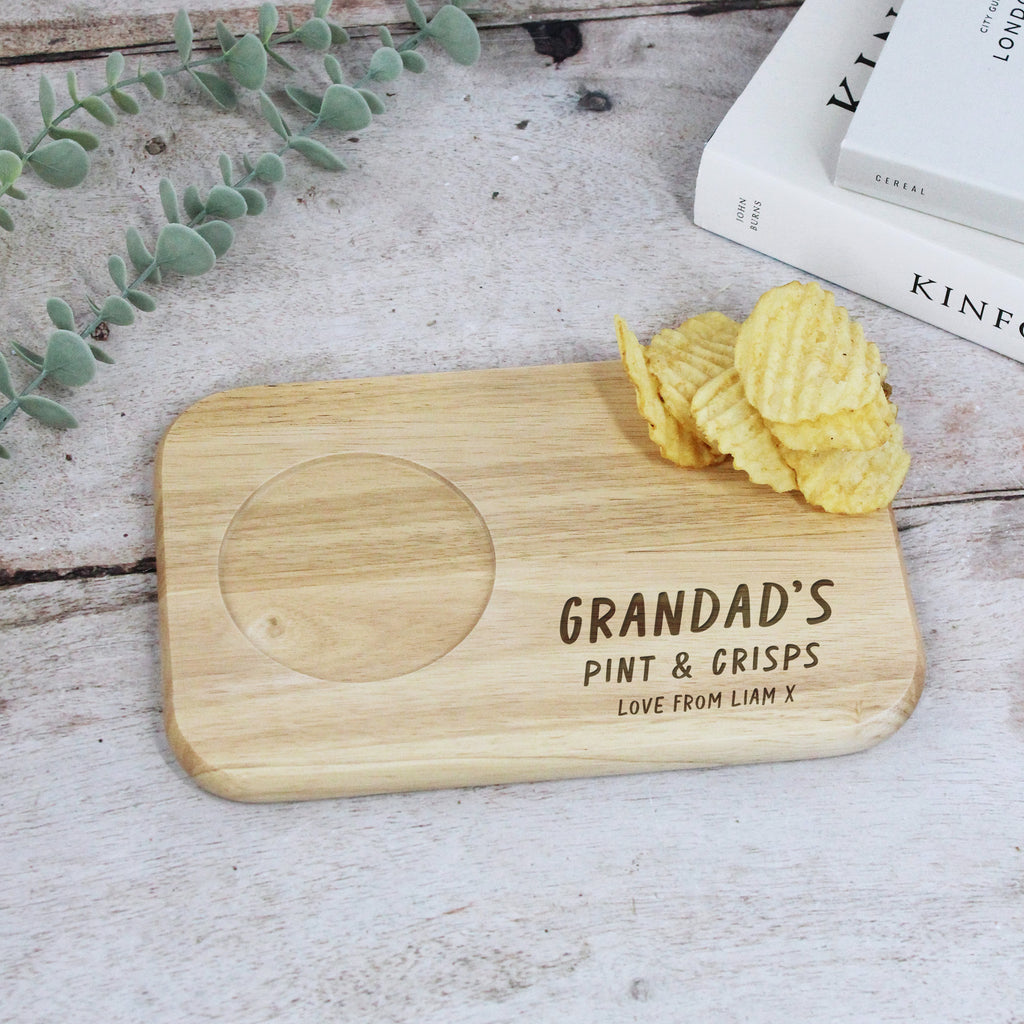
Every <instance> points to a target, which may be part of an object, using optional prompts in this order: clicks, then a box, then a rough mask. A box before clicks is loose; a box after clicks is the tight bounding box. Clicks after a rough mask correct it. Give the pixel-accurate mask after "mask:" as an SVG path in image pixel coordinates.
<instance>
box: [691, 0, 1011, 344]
mask: <svg viewBox="0 0 1024 1024" xmlns="http://www.w3.org/2000/svg"><path fill="white" fill-rule="evenodd" d="M964 2H967V0H964ZM990 2H992V0H990ZM896 7H898V4H897V3H894V2H891V0H804V3H803V5H802V6H801V7H800V8H799V10H798V11H797V12H796V14H795V15H794V16H793V20H792V21H791V23H790V24H789V26H788V27H787V28H786V30H785V31H784V32H783V34H782V36H781V37H780V39H779V41H778V42H777V43H776V45H775V47H774V48H773V50H772V52H771V53H770V54H769V55H768V57H767V58H766V59H765V61H764V63H763V64H762V65H761V67H760V68H759V69H758V70H757V72H756V73H755V74H754V76H753V78H752V79H751V81H750V83H749V85H748V86H747V88H746V89H745V90H744V91H743V93H742V94H741V95H740V97H739V98H738V99H737V101H736V102H735V103H734V104H733V106H732V108H731V109H730V110H729V112H728V113H727V114H726V116H725V118H724V119H723V120H722V123H721V124H720V125H719V127H718V129H717V130H716V131H715V133H714V135H713V136H712V138H711V139H710V140H709V142H708V143H707V145H706V146H705V148H704V153H703V155H702V158H701V164H700V170H699V172H698V175H697V184H696V195H695V203H694V221H695V222H696V223H697V224H698V225H700V226H702V227H704V228H707V229H708V230H710V231H714V232H716V233H717V234H720V235H723V236H725V237H726V238H730V239H732V240H733V241H736V242H741V243H742V244H744V245H747V246H749V247H750V248H752V249H756V250H757V251H759V252H763V253H765V254H767V255H769V256H773V257H775V258H776V259H779V260H781V261H783V262H784V263H788V264H790V266H791V267H794V268H797V269H799V270H802V271H804V272H806V273H809V274H813V275H814V276H816V277H820V278H823V279H824V280H826V281H830V282H832V283H833V284H836V285H838V286H841V287H843V288H848V289H850V290H851V291H856V292H859V293H860V294H862V295H865V296H867V297H869V298H871V299H875V300H876V301H878V302H882V303H884V304H886V305H888V306H892V307H893V308H894V309H898V310H901V311H902V312H905V313H909V314H910V315H911V316H914V317H917V318H918V319H920V320H923V321H925V322H927V323H931V324H934V325H935V326H937V327H941V328H943V329H945V330H948V331H950V332H952V333H953V334H957V335H959V336H960V337H963V338H967V339H969V340H971V341H974V342H977V343H978V344H981V345H985V346H987V347H988V348H991V349H993V350H995V351H997V352H1001V353H1002V354H1004V355H1007V356H1011V357H1012V358H1014V359H1018V360H1020V361H1021V362H1024V245H1022V244H1020V243H1018V242H1012V241H1010V240H1008V239H1006V238H1000V237H998V236H996V235H993V234H991V233H989V232H984V231H979V230H977V229H973V228H968V227H965V226H963V225H961V224H955V223H953V222H951V221H947V220H942V219H940V218H938V217H933V216H930V215H927V214H923V213H920V212H919V211H917V210H909V209H906V208H904V207H900V206H897V205H894V204H893V203H888V202H885V201H884V200H881V199H876V198H873V197H870V196H865V195H862V194H860V193H857V192H853V191H850V190H849V189H845V188H840V187H839V186H837V185H835V184H834V183H833V180H832V176H833V173H834V170H835V164H836V161H837V159H838V156H839V147H840V143H841V142H842V140H843V137H844V136H845V134H846V131H847V128H848V127H849V124H850V121H851V119H852V117H853V114H854V112H855V111H856V108H857V105H858V102H859V100H860V97H861V96H862V95H863V93H864V89H865V86H866V85H867V83H868V81H869V80H870V77H871V72H872V70H873V67H874V65H875V63H876V62H877V61H878V58H879V56H880V55H881V53H882V51H883V49H884V46H885V45H886V39H887V38H888V33H889V31H890V30H891V29H892V27H893V25H894V23H895V22H896V21H897V12H896ZM1022 46H1024V43H1022ZM1021 55H1022V56H1024V50H1022V54H1021Z"/></svg>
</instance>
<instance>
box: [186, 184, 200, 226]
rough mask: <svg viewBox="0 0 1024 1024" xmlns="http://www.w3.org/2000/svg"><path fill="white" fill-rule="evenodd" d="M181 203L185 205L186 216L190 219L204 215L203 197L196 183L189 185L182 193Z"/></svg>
mask: <svg viewBox="0 0 1024 1024" xmlns="http://www.w3.org/2000/svg"><path fill="white" fill-rule="evenodd" d="M181 205H182V206H183V207H184V209H185V216H186V217H188V219H189V220H195V219H196V218H197V217H200V216H202V214H203V211H204V210H205V207H204V206H203V200H202V197H201V196H200V195H199V189H197V188H196V187H195V185H189V186H188V188H186V189H185V191H184V192H183V193H182V195H181Z"/></svg>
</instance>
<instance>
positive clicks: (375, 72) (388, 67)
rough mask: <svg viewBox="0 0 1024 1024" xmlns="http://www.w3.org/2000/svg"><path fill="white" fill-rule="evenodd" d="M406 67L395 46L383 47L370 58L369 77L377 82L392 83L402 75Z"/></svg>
mask: <svg viewBox="0 0 1024 1024" xmlns="http://www.w3.org/2000/svg"><path fill="white" fill-rule="evenodd" d="M404 67H405V65H404V64H403V63H402V57H401V55H400V54H399V52H398V51H397V50H396V49H395V48H394V47H393V46H381V47H380V48H379V49H377V50H375V51H374V53H373V56H372V57H371V58H370V68H369V70H368V71H367V75H368V76H369V77H370V78H372V79H373V80H374V81H375V82H391V81H393V80H394V79H396V78H397V77H398V76H399V75H400V74H401V73H402V70H403V68H404Z"/></svg>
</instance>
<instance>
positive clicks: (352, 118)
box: [319, 50, 402, 132]
mask: <svg viewBox="0 0 1024 1024" xmlns="http://www.w3.org/2000/svg"><path fill="white" fill-rule="evenodd" d="M381 52H382V51H380V50H378V51H377V53H381ZM391 52H392V53H394V52H395V51H394V50H392V51H391ZM396 56H397V54H396ZM398 62H399V64H401V62H402V61H401V58H398ZM319 120H320V123H321V124H322V125H326V126H327V127H328V128H335V129H337V130H338V131H342V132H357V131H361V130H362V129H363V128H365V127H366V126H367V125H368V124H369V123H370V122H371V121H372V120H373V114H372V113H371V111H370V107H369V105H368V104H367V102H366V100H365V98H364V97H363V95H362V94H361V93H360V92H359V91H358V90H357V89H353V88H352V87H351V86H349V85H331V86H329V87H328V89H327V92H325V93H324V98H323V103H322V104H321V106H320V114H319Z"/></svg>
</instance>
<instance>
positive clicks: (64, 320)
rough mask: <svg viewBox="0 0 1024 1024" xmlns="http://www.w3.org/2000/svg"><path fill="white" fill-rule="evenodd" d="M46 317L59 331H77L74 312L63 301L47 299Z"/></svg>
mask: <svg viewBox="0 0 1024 1024" xmlns="http://www.w3.org/2000/svg"><path fill="white" fill-rule="evenodd" d="M46 315H47V316H48V317H49V318H50V321H51V322H52V323H53V326H54V327H56V328H57V329H58V330H61V331H73V330H74V329H75V313H74V310H73V309H72V308H71V307H70V306H69V305H68V304H67V303H66V302H65V301H64V300H63V299H57V298H53V299H47V300H46Z"/></svg>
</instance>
